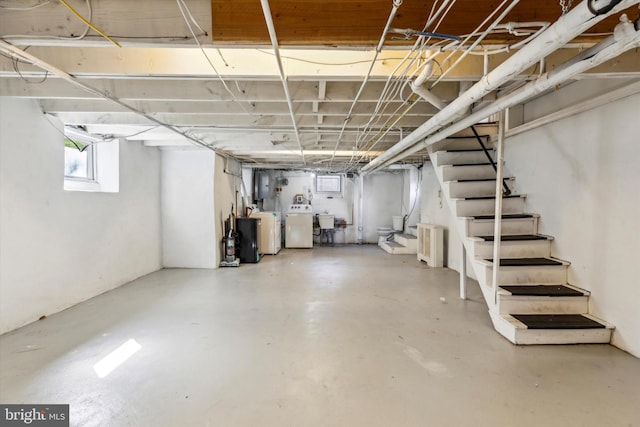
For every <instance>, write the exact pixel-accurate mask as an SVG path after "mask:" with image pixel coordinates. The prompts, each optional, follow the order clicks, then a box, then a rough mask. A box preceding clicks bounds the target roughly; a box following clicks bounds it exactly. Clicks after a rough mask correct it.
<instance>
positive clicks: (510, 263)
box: [487, 258, 564, 267]
mask: <svg viewBox="0 0 640 427" xmlns="http://www.w3.org/2000/svg"><path fill="white" fill-rule="evenodd" d="M487 261H489V262H492V261H493V260H491V259H487ZM551 265H564V264H562V262H560V261H556V260H555V259H551V258H501V259H500V267H536V266H551Z"/></svg>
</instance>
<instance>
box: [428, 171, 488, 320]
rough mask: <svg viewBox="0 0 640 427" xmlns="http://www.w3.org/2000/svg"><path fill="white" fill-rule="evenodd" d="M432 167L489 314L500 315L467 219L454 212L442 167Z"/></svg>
mask: <svg viewBox="0 0 640 427" xmlns="http://www.w3.org/2000/svg"><path fill="white" fill-rule="evenodd" d="M430 163H431V165H432V167H433V168H434V171H435V173H436V176H437V177H438V183H439V184H440V188H441V189H442V191H443V194H444V199H445V201H446V203H447V207H448V208H449V212H451V215H452V216H453V217H454V221H455V225H456V232H457V233H458V236H459V237H460V240H461V241H462V244H463V245H464V248H465V250H466V251H467V256H468V258H469V259H471V260H474V261H472V262H471V263H470V264H471V268H473V272H474V274H475V276H476V278H477V280H478V284H479V285H480V290H481V291H482V295H483V296H484V300H485V302H486V304H487V307H488V309H489V313H490V314H492V313H494V312H495V313H498V305H497V303H496V301H495V294H494V290H493V287H492V286H491V284H490V283H486V282H487V281H486V280H485V277H486V273H485V271H484V267H483V266H482V265H481V264H480V263H478V262H476V261H475V259H476V256H475V247H474V245H473V241H472V240H471V239H469V238H468V233H467V219H466V218H464V217H462V218H461V217H456V216H455V214H454V212H455V209H454V206H453V200H452V199H451V198H450V197H449V195H448V194H446V192H445V191H444V187H445V185H444V182H445V181H444V179H443V175H442V170H441V168H440V167H438V166H436V165H435V164H433V163H432V162H430ZM461 262H466V260H461ZM491 320H492V322H493V326H494V328H496V330H497V329H498V325H497V324H496V320H495V319H494V316H493V315H491Z"/></svg>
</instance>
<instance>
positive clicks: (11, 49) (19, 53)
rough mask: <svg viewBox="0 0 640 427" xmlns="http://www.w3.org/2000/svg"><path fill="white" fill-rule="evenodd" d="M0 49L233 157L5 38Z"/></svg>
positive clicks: (190, 139)
mask: <svg viewBox="0 0 640 427" xmlns="http://www.w3.org/2000/svg"><path fill="white" fill-rule="evenodd" d="M0 51H3V52H5V53H6V54H8V55H9V56H11V57H12V58H17V59H22V60H24V61H26V62H29V63H30V64H33V65H35V66H36V67H39V68H42V69H43V70H45V71H48V72H49V73H51V74H53V75H55V76H57V77H59V78H61V79H63V80H65V81H67V82H69V83H71V84H72V85H74V86H77V87H79V88H81V89H82V90H85V91H87V92H89V93H91V94H92V95H96V96H98V97H99V98H102V99H106V100H108V101H111V102H113V103H115V104H117V105H119V106H121V107H123V108H126V109H127V110H129V111H131V112H132V113H135V114H137V115H139V116H141V117H144V118H145V119H147V120H149V121H151V122H153V123H155V124H157V125H159V126H162V127H163V128H165V129H168V130H170V131H171V132H173V133H176V134H178V135H180V136H182V137H184V138H186V139H187V140H188V141H189V142H190V143H192V144H195V145H198V146H200V147H203V148H207V149H209V150H211V151H214V152H216V153H218V154H220V155H221V156H223V157H232V156H230V155H229V154H228V153H226V152H224V151H221V150H218V149H216V148H214V147H212V146H210V145H209V144H208V143H207V142H205V141H202V140H200V139H198V138H195V137H193V136H191V135H189V134H188V133H186V132H183V131H181V130H180V129H178V128H176V127H174V126H171V125H168V124H166V123H164V122H162V121H160V120H158V119H156V118H155V117H153V116H152V115H150V114H147V113H145V112H143V111H140V110H136V109H135V108H133V107H131V106H130V105H128V104H126V103H124V102H122V101H121V100H120V99H118V98H116V97H113V96H111V95H109V94H108V93H106V92H102V91H100V90H98V89H96V88H93V87H91V86H89V85H87V84H84V83H82V82H80V81H79V80H78V79H76V78H75V77H74V76H72V75H71V74H69V73H67V72H66V71H63V70H61V69H59V68H58V67H55V66H53V65H51V64H49V63H48V62H45V61H43V60H41V59H40V58H37V57H35V56H33V55H31V54H30V53H27V52H25V51H23V50H22V49H19V48H17V47H15V46H14V45H12V44H10V43H7V42H5V41H4V40H0Z"/></svg>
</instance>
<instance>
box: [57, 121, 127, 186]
mask: <svg viewBox="0 0 640 427" xmlns="http://www.w3.org/2000/svg"><path fill="white" fill-rule="evenodd" d="M65 135H67V137H68V138H70V139H73V140H74V141H77V142H82V143H83V144H89V147H87V150H89V163H90V165H89V167H90V168H91V172H92V175H93V176H92V178H91V179H87V178H77V177H70V176H65V177H64V190H65V191H91V192H103V193H117V192H118V191H119V186H120V182H119V175H120V174H119V166H120V165H119V153H120V149H119V141H118V140H113V141H104V140H103V139H102V138H100V137H97V136H94V135H91V134H88V133H84V132H82V131H78V130H76V129H74V128H65Z"/></svg>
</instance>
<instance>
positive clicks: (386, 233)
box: [378, 227, 394, 244]
mask: <svg viewBox="0 0 640 427" xmlns="http://www.w3.org/2000/svg"><path fill="white" fill-rule="evenodd" d="M393 233H394V230H393V228H389V227H378V244H380V243H382V242H386V241H387V240H389V238H390V237H391V236H393Z"/></svg>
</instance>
